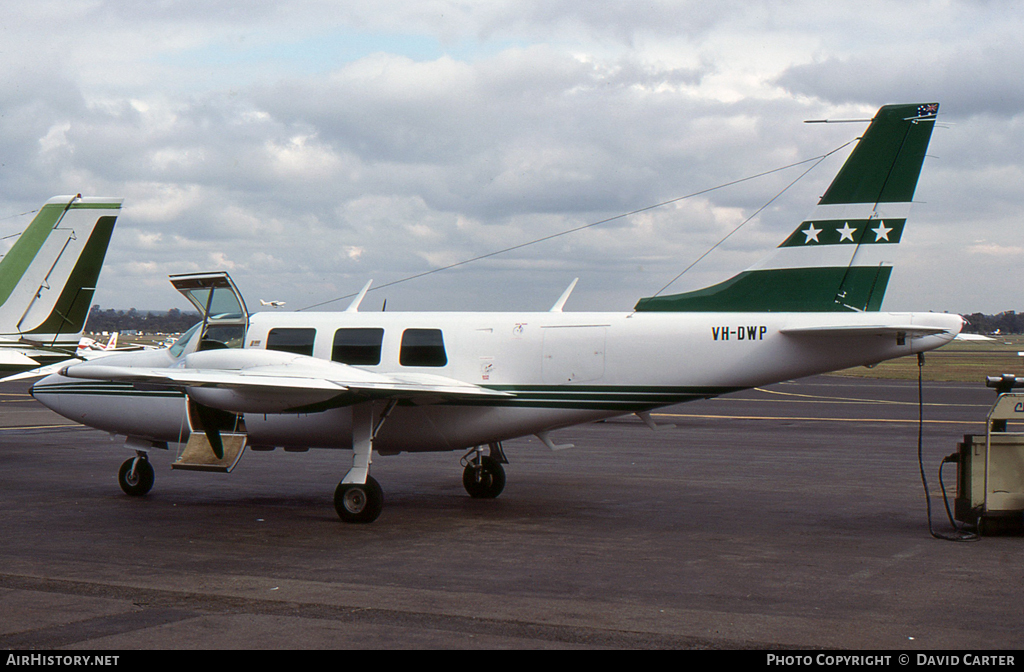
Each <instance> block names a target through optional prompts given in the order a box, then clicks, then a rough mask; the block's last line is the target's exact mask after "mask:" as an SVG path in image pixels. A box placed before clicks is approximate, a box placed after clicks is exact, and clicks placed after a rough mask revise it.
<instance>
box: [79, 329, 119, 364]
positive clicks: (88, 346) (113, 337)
mask: <svg viewBox="0 0 1024 672" xmlns="http://www.w3.org/2000/svg"><path fill="white" fill-rule="evenodd" d="M119 333H120V332H117V331H115V332H113V333H111V334H110V338H108V339H107V342H106V343H105V344H100V343H98V342H97V341H95V340H94V339H91V338H89V337H88V336H83V337H82V338H80V339H78V347H77V348H76V349H75V356H76V357H79V358H81V359H85V357H86V355H87V354H88V353H93V352H113V351H114V350H116V349H117V337H118V335H119Z"/></svg>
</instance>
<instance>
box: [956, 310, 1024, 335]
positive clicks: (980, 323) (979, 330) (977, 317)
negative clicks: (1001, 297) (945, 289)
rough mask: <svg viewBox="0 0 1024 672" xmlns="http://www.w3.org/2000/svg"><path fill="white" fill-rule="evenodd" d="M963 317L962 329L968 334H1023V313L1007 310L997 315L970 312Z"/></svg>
mask: <svg viewBox="0 0 1024 672" xmlns="http://www.w3.org/2000/svg"><path fill="white" fill-rule="evenodd" d="M963 317H964V319H965V320H967V324H966V325H965V326H964V329H963V330H964V331H966V332H967V333H970V334H992V333H995V332H996V331H998V332H999V333H1000V334H1024V313H1015V312H1013V311H1012V310H1008V311H1006V312H1005V313H999V314H998V315H984V314H982V313H971V314H970V315H964V316H963Z"/></svg>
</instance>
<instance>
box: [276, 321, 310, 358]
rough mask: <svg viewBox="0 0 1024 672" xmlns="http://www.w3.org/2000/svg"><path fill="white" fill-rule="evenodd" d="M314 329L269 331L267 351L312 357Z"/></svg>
mask: <svg viewBox="0 0 1024 672" xmlns="http://www.w3.org/2000/svg"><path fill="white" fill-rule="evenodd" d="M315 339H316V329H284V328H281V329H271V330H270V333H269V334H267V350H279V351H281V352H292V353H295V354H296V355H308V356H310V357H312V356H313V341H314V340H315Z"/></svg>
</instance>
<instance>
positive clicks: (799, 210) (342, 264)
mask: <svg viewBox="0 0 1024 672" xmlns="http://www.w3.org/2000/svg"><path fill="white" fill-rule="evenodd" d="M0 9H2V11H3V17H4V18H3V20H2V21H0V52H2V53H0V56H2V59H0V185H2V188H0V217H2V219H0V235H9V234H12V233H17V232H18V231H20V230H22V229H23V228H24V227H25V226H26V225H27V223H28V221H29V219H30V216H24V215H22V216H18V215H19V214H20V213H24V212H26V211H29V210H32V209H34V208H36V207H38V206H39V205H40V204H41V203H42V202H43V201H45V200H46V199H47V198H49V197H50V196H53V195H56V194H65V193H70V194H74V193H77V192H80V193H82V194H83V195H92V196H120V197H123V198H124V199H125V206H124V210H123V212H122V216H121V218H120V220H119V222H118V226H117V228H116V230H115V232H114V239H113V242H112V244H111V247H110V250H109V252H108V255H107V262H106V265H105V268H104V271H103V275H102V277H101V279H100V288H99V291H98V292H97V294H96V297H95V303H98V304H100V305H101V306H103V307H105V308H129V307H136V308H141V309H161V310H163V309H167V308H171V307H179V308H186V307H188V306H187V304H186V303H185V302H184V300H183V299H181V298H180V297H179V296H178V295H177V294H176V293H175V292H174V290H173V289H172V288H171V286H170V285H169V284H168V282H167V280H166V276H167V275H168V274H170V273H183V272H189V271H205V270H227V271H229V272H230V273H231V274H232V277H233V278H235V280H236V282H237V283H238V284H239V286H240V287H241V289H242V291H243V292H244V294H245V296H246V299H247V301H248V303H249V304H250V306H252V305H253V304H256V305H257V306H258V303H259V299H267V300H270V299H274V300H283V301H286V302H287V308H289V309H292V308H303V307H306V306H310V305H312V304H317V303H320V302H325V301H330V300H332V299H337V298H338V297H342V296H344V295H347V294H351V293H354V292H357V291H358V290H359V289H360V288H361V287H362V285H363V284H364V283H365V282H366V281H367V280H369V279H373V280H374V282H375V284H376V285H382V284H385V283H389V282H394V281H397V280H401V279H403V278H407V277H409V276H412V275H416V274H420V273H424V272H427V271H431V270H433V269H437V268H440V267H443V266H446V265H448V264H452V263H455V262H459V261H462V260H466V259H470V258H473V257H476V256H480V255H486V254H489V253H491V252H495V251H497V250H501V249H504V248H507V247H510V246H514V245H518V244H520V243H526V242H529V241H531V240H535V239H538V238H541V237H545V236H550V235H552V234H556V233H559V232H562V231H566V230H569V229H572V228H576V227H580V226H583V225H586V224H591V223H594V222H598V221H601V220H604V219H607V218H610V217H615V216H616V215H620V214H622V213H626V212H630V211H633V210H638V209H641V208H645V207H647V206H650V205H654V204H657V203H661V202H664V201H670V200H673V199H678V198H680V197H683V196H686V195H688V194H692V193H694V192H700V191H702V190H706V189H709V188H712V187H716V186H718V185H722V184H725V183H728V182H732V181H735V180H739V179H742V178H745V177H748V176H751V175H754V174H757V173H761V172H765V171H770V170H773V169H776V168H780V167H782V166H786V165H789V164H793V163H796V162H798V161H803V160H805V159H811V158H814V157H818V156H821V155H824V154H826V153H828V152H830V151H831V150H834V149H836V148H837V147H840V146H841V145H843V144H844V143H846V142H848V141H849V140H851V139H853V138H855V137H856V136H857V135H858V133H859V132H861V131H862V130H863V125H856V124H837V125H828V126H825V125H807V124H804V123H802V122H803V120H805V119H815V118H823V117H832V118H851V117H870V116H871V115H872V114H873V113H874V111H875V110H876V109H877V108H878V107H879V106H880V105H883V104H886V103H897V102H899V103H911V102H933V101H937V102H939V103H941V105H942V107H941V110H940V111H941V117H940V120H941V124H940V125H939V127H938V128H936V131H935V133H934V134H933V137H932V144H931V147H930V149H929V156H930V158H929V159H928V160H927V161H926V163H925V167H924V173H923V174H922V178H921V181H920V183H919V186H918V191H917V195H916V199H915V200H916V201H918V204H917V205H916V206H915V209H914V211H913V213H912V216H911V220H910V222H909V224H908V228H907V233H906V234H905V235H904V237H903V243H902V244H901V246H900V247H901V250H900V255H899V257H898V264H897V268H896V271H895V272H894V274H893V279H892V282H891V283H890V289H889V292H888V295H887V297H886V302H885V304H884V308H886V309H890V310H936V311H943V310H948V311H951V312H973V311H982V312H999V311H1003V310H1024V299H1022V292H1021V288H1022V287H1024V233H1022V231H1021V221H1020V220H1021V215H1022V205H1024V179H1022V177H1024V176H1022V168H1021V166H1022V162H1024V152H1022V147H1024V114H1022V112H1021V110H1022V109H1024V85H1022V80H1021V74H1020V73H1021V72H1024V43H1022V41H1021V39H1020V36H1021V35H1022V34H1024V5H1022V4H1021V3H1019V2H1010V1H1007V2H1000V1H997V0H991V1H990V0H974V1H968V0H964V1H959V2H958V1H953V0H946V1H938V0H936V1H923V0H922V1H914V0H907V1H906V2H899V3H895V2H873V1H872V0H857V1H856V2H846V1H842V0H840V1H834V2H830V3H820V2H810V1H805V2H801V1H792V2H784V3H783V2H777V1H767V0H765V1H763V2H758V1H756V0H743V1H742V2H740V1H735V2H731V1H719V2H714V3H711V2H703V1H701V2H697V1H690V0H679V1H676V2H671V1H668V0H649V1H645V2H632V3H626V2H604V1H601V0H514V1H512V0H493V1H490V2H474V1H473V0H462V1H454V0H453V1H445V0H416V1H415V2H412V1H410V0H372V1H366V2H361V1H358V0H352V1H349V2H328V1H325V0H323V1H318V0H273V1H267V2H261V1H257V0H245V1H244V2H243V1H241V0H218V2H214V3H210V2H208V1H207V0H182V1H177V2H176V1H174V0H161V1H155V2H137V1H134V0H81V1H75V2H68V1H67V0H61V1H59V2H57V1H49V0H37V1H36V2H32V3H25V2H13V1H10V0H2V1H0ZM848 151H849V149H848V148H847V149H845V150H843V151H842V152H838V153H837V154H836V155H834V156H832V157H831V158H829V159H827V160H825V161H824V162H822V163H821V165H819V166H817V167H816V168H815V169H814V170H813V171H812V172H811V173H809V174H808V175H807V176H806V177H804V178H802V179H801V180H799V181H797V182H796V184H794V185H793V186H792V187H790V188H789V189H788V190H786V191H785V193H783V194H782V196H780V197H779V198H778V199H777V200H775V201H773V202H772V203H771V205H770V206H769V207H768V208H766V209H765V210H764V211H763V212H761V213H760V214H759V215H758V216H756V217H754V218H753V219H751V220H750V221H749V223H747V224H746V225H745V226H744V227H743V228H742V229H740V231H739V232H737V233H736V234H735V235H733V236H732V237H730V238H729V239H728V240H727V241H726V242H725V243H723V244H722V245H721V246H720V247H719V248H717V249H716V250H714V251H713V252H712V253H711V254H710V255H708V257H707V258H705V259H704V260H703V261H701V262H700V263H699V264H697V265H696V266H695V267H694V268H693V269H691V270H690V271H689V272H687V273H686V274H684V275H683V276H682V277H681V278H680V279H679V280H678V281H676V282H675V284H673V285H672V287H671V288H670V290H669V291H684V290H687V289H693V288H696V287H700V286H704V285H707V284H710V283H713V282H717V281H720V280H722V279H724V278H726V277H728V276H730V275H732V274H734V273H735V272H737V271H739V270H742V269H743V268H745V267H747V266H748V265H750V264H752V263H754V262H756V261H757V260H758V259H759V258H760V257H761V256H763V255H764V254H765V253H766V252H767V251H769V250H770V249H771V248H772V247H774V246H775V245H777V244H778V243H779V242H780V241H781V240H782V239H783V238H784V237H785V236H786V235H787V234H788V233H789V232H790V231H791V230H792V229H793V228H794V227H795V226H796V224H797V223H799V221H800V219H801V218H802V217H804V216H805V215H807V214H808V213H809V212H810V210H811V209H812V208H813V205H814V203H815V202H816V200H817V198H818V197H819V196H820V194H821V193H822V192H823V191H824V189H825V187H826V186H827V185H828V183H829V181H830V180H831V178H832V176H833V175H834V173H835V171H836V170H837V169H838V167H839V165H841V162H842V160H843V158H844V157H845V154H846V153H848ZM809 165H810V164H802V165H801V166H799V167H796V168H791V169H789V170H785V171H780V172H776V173H772V174H771V175H769V176H767V177H764V178H760V179H757V180H751V181H745V182H743V183H741V184H739V185H736V186H733V187H729V188H724V189H718V190H715V191H712V192H710V193H706V194H703V195H701V196H695V197H693V198H688V199H684V200H678V201H675V202H674V203H672V204H670V205H666V206H664V207H660V208H656V209H652V210H645V211H644V212H642V213H640V214H636V215H633V216H630V217H623V218H618V219H615V220H613V221H611V222H608V223H606V224H601V225H598V226H594V227H590V228H587V229H586V230H583V231H580V232H577V233H573V234H570V235H565V236H560V237H557V238H553V239H551V240H548V241H546V242H543V243H539V244H536V245H531V246H528V247H523V248H520V249H517V250H514V251H512V252H508V253H505V254H501V255H497V256H494V257H489V258H487V259H484V260H482V261H478V262H475V263H472V264H468V265H465V266H459V267H458V268H456V269H452V270H449V271H444V272H441V273H436V274H433V275H429V276H426V277H422V278H419V279H416V280H412V281H409V282H404V283H401V284H398V285H395V286H392V287H387V288H384V289H381V290H379V291H377V292H373V293H371V294H370V295H369V296H368V297H367V299H366V301H365V302H364V308H365V309H379V308H380V304H381V303H382V302H383V300H384V299H385V298H386V299H387V301H388V309H389V310H392V309H398V310H420V309H439V310H456V309H474V310H477V309H480V310H520V309H523V310H546V309H547V308H549V307H550V305H551V304H552V303H553V302H554V301H555V299H557V298H558V296H559V295H560V294H561V292H562V291H563V289H564V288H565V287H566V286H567V285H568V284H569V283H570V282H571V281H572V279H573V278H575V277H579V278H580V282H579V285H578V287H577V289H576V291H575V293H574V294H573V296H572V298H571V299H570V301H569V303H568V304H567V306H566V309H567V310H602V309H609V310H627V309H629V308H631V307H632V306H633V304H634V303H635V302H636V299H637V298H639V297H641V296H649V295H651V294H653V293H655V292H656V291H658V290H659V289H661V288H662V287H663V286H664V285H665V284H666V283H668V282H669V281H671V280H672V278H673V277H675V276H676V275H677V274H678V273H679V272H680V271H682V270H683V269H684V268H686V267H687V266H689V265H690V264H691V263H692V262H693V261H694V260H696V259H697V258H698V257H700V255H702V254H703V253H705V252H706V251H707V250H708V249H709V248H710V247H711V246H713V245H714V244H715V243H716V242H718V241H719V240H720V239H721V238H722V237H723V236H725V235H726V234H728V233H729V232H730V231H731V230H733V229H734V228H735V227H737V226H738V225H739V224H741V223H743V222H744V221H745V220H747V219H748V218H749V217H751V215H753V214H754V213H755V212H756V211H757V210H758V209H759V208H761V207H762V206H763V205H764V204H765V203H767V202H769V201H770V200H771V199H772V198H773V197H775V196H776V195H778V194H779V193H780V191H782V190H783V189H785V188H786V186H787V185H789V184H790V183H792V182H793V181H794V180H796V179H797V177H799V176H800V174H801V173H802V172H803V171H804V170H805V169H806V168H807V167H808V166H809ZM9 242H10V241H9V240H8V241H5V243H8V244H9ZM347 303H348V301H347V300H341V301H335V302H333V303H328V304H326V305H325V308H326V309H343V308H344V307H345V306H346V305H347Z"/></svg>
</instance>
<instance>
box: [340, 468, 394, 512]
mask: <svg viewBox="0 0 1024 672" xmlns="http://www.w3.org/2000/svg"><path fill="white" fill-rule="evenodd" d="M383 508H384V491H383V490H381V488H380V484H379V483H377V481H376V480H374V478H373V476H367V477H366V483H365V484H362V485H361V484H358V483H339V484H338V489H337V490H335V491H334V509H335V510H336V511H337V512H338V515H339V516H340V517H341V519H342V520H343V521H345V522H346V523H372V522H373V521H375V520H377V516H379V515H380V512H381V509H383Z"/></svg>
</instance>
